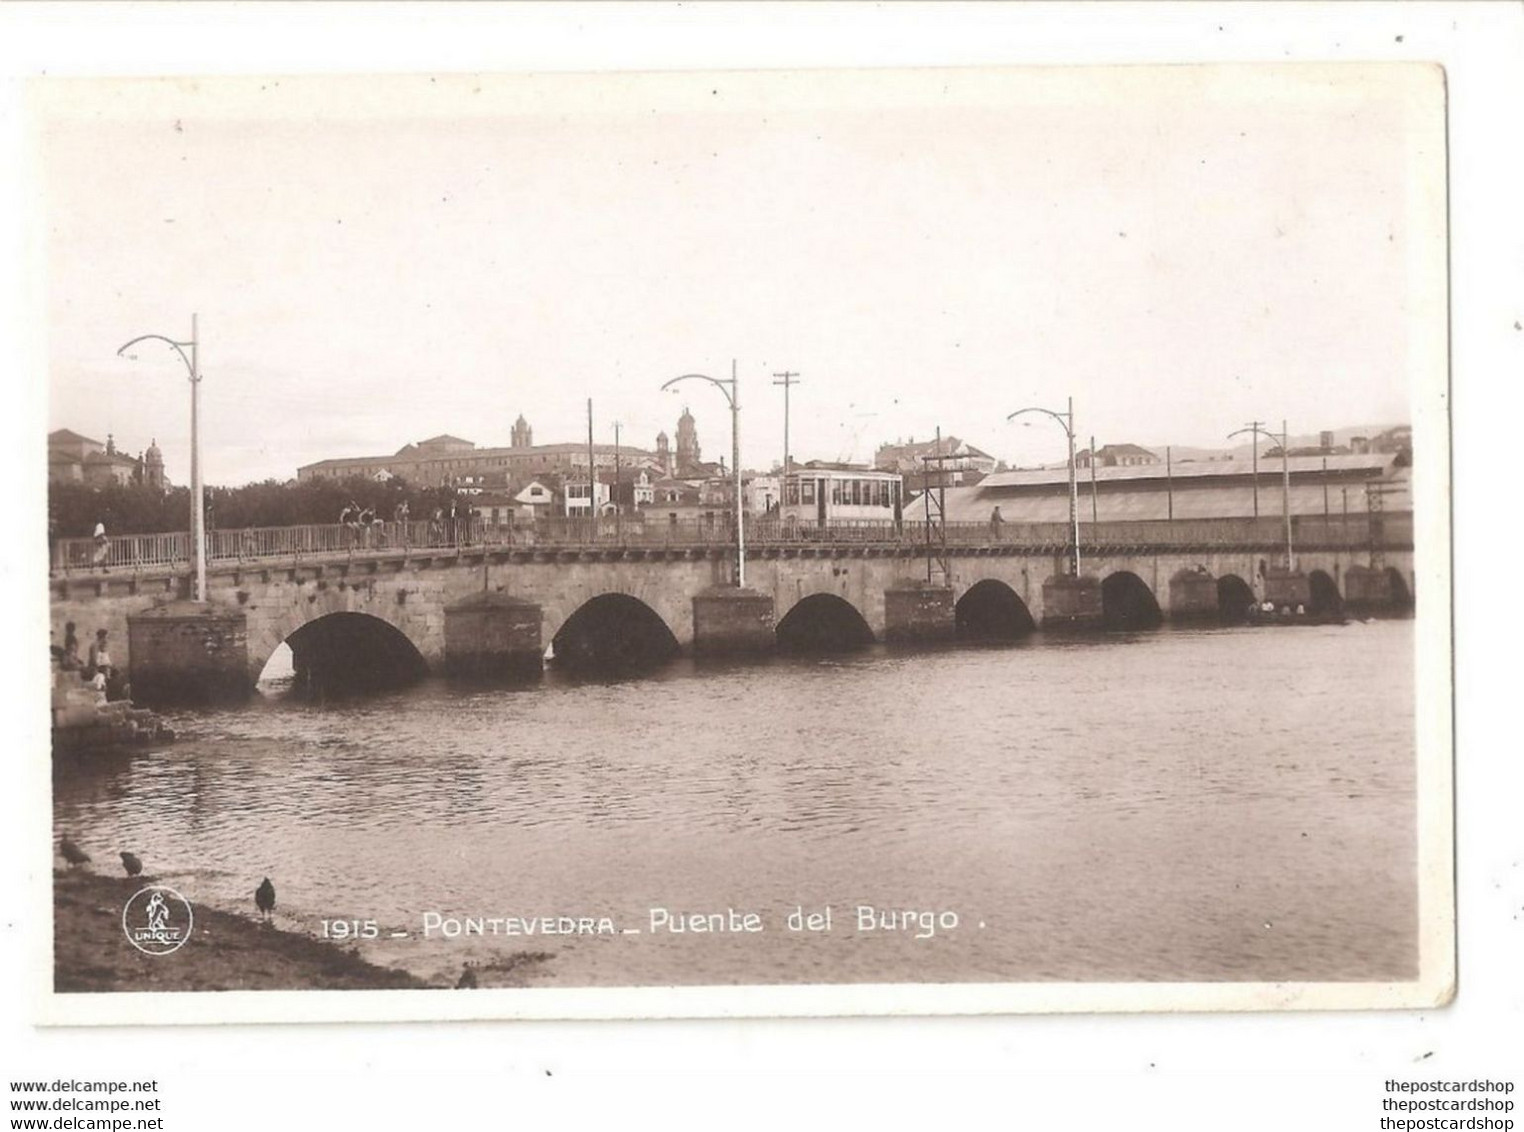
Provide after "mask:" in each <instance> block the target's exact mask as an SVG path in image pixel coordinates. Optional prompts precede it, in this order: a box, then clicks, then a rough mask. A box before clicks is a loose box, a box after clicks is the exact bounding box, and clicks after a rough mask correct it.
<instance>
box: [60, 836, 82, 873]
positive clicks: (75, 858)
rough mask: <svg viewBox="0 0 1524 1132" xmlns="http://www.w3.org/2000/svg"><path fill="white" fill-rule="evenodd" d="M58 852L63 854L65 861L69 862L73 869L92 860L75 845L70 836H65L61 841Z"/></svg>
mask: <svg viewBox="0 0 1524 1132" xmlns="http://www.w3.org/2000/svg"><path fill="white" fill-rule="evenodd" d="M58 852H59V853H60V854H62V856H63V859H64V860H65V861H68V862H69V867H70V868H71V869H72V868H73V867H74V866H75V865H83V864H84V863H85V862H86V861H88V860H89V859H90V854H89V853H86V852H85V851H84V850H83V849H81V848H80V847H79V846H78V845H76V844H74V842H73V841H72V840H71V839H70V838H69V836H68V834H65V835H64V836H63V837H62V838H61V839H60V840H59V842H58Z"/></svg>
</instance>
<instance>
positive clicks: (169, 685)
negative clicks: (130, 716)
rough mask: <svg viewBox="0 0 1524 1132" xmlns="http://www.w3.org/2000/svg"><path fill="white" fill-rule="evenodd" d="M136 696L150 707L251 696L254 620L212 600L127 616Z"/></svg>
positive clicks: (179, 603)
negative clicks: (251, 627) (251, 628)
mask: <svg viewBox="0 0 1524 1132" xmlns="http://www.w3.org/2000/svg"><path fill="white" fill-rule="evenodd" d="M127 643H128V656H129V674H128V676H129V679H130V680H131V682H132V698H133V700H134V701H135V702H137V703H139V704H142V705H144V706H146V707H167V706H175V705H183V706H194V705H200V704H214V703H236V702H238V701H240V700H244V699H247V698H248V695H249V691H250V685H249V637H248V619H247V618H246V617H245V616H244V614H243V612H242V610H238V609H230V608H227V607H226V606H221V605H213V604H211V603H210V602H205V603H203V602H194V601H170V602H165V603H164V604H162V605H156V606H153V607H152V608H150V609H146V610H144V611H143V612H142V613H134V614H129V615H128V617H127Z"/></svg>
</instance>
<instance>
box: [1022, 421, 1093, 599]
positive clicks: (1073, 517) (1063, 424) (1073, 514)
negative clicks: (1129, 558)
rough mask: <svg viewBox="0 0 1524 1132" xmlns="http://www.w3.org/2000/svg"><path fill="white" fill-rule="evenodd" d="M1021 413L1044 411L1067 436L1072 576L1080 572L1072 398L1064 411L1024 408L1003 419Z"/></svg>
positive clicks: (1077, 489)
mask: <svg viewBox="0 0 1524 1132" xmlns="http://www.w3.org/2000/svg"><path fill="white" fill-rule="evenodd" d="M1023 413H1045V414H1047V415H1048V416H1050V417H1052V418H1053V419H1054V420H1055V421H1057V422H1058V427H1059V428H1061V429H1063V430H1064V435H1065V436H1066V437H1068V438H1069V529H1070V531H1071V533H1072V535H1073V538H1074V542H1073V546H1072V548H1071V550H1070V553H1069V569H1070V570H1071V571H1072V572H1073V574H1074V577H1076V578H1078V577H1079V573H1080V539H1079V479H1078V477H1077V476H1076V475H1075V469H1074V398H1073V397H1070V398H1069V408H1068V410H1067V411H1066V412H1063V413H1059V412H1056V411H1055V410H1053V409H1041V408H1035V407H1033V408H1026V409H1017V410H1016V411H1015V412H1014V413H1012V414H1010V415H1009V416H1008V417H1006V418H1005V419H1006V420H1007V421H1008V422H1009V421H1013V420H1015V419H1016V418H1017V417H1019V416H1021V415H1022V414H1023Z"/></svg>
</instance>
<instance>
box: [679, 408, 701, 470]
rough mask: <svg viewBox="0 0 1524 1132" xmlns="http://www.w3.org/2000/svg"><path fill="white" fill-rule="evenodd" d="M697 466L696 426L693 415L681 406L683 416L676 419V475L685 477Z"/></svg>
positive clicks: (697, 444)
mask: <svg viewBox="0 0 1524 1132" xmlns="http://www.w3.org/2000/svg"><path fill="white" fill-rule="evenodd" d="M698 466H699V442H698V426H697V425H696V424H694V423H693V414H692V413H690V412H689V411H688V407H687V406H686V405H684V406H683V415H682V416H680V417H678V418H677V474H678V475H685V474H687V473H689V472H691V471H694V470H695V469H697V468H698Z"/></svg>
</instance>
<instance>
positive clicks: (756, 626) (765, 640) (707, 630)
mask: <svg viewBox="0 0 1524 1132" xmlns="http://www.w3.org/2000/svg"><path fill="white" fill-rule="evenodd" d="M775 617H776V612H775V610H774V608H773V599H772V595H771V594H765V593H760V592H758V591H757V590H754V589H750V588H746V589H741V588H739V587H736V586H713V587H711V588H709V589H707V590H704V591H703V592H701V593H698V594H695V595H694V597H693V651H694V653H695V654H696V655H698V656H721V655H733V654H736V653H762V652H769V651H771V650H772V649H773V648H774V647H775V646H776V645H777V643H778V638H777V635H776V633H775V631H774V624H773V622H774V619H775Z"/></svg>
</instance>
